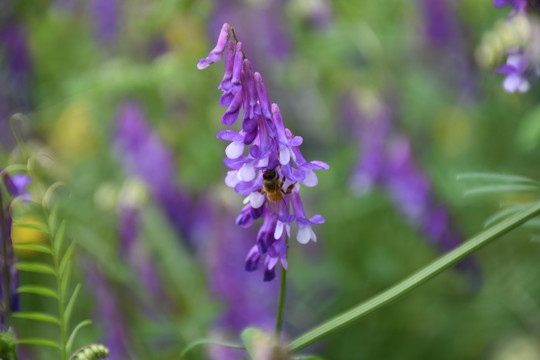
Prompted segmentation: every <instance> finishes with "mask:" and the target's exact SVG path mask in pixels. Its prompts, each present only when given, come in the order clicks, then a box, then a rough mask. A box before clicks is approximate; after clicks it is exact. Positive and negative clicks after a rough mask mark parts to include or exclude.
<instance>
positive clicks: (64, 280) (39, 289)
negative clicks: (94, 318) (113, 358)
mask: <svg viewBox="0 0 540 360" xmlns="http://www.w3.org/2000/svg"><path fill="white" fill-rule="evenodd" d="M44 210H45V213H48V215H49V216H48V222H47V223H48V226H47V228H43V227H41V226H33V224H24V223H23V224H18V226H21V227H23V228H30V229H35V230H39V231H44V232H45V233H47V234H49V236H50V239H51V240H50V242H49V243H47V244H46V245H41V244H20V245H18V246H16V247H15V248H16V249H23V250H25V249H26V250H34V251H38V252H40V253H43V254H46V255H48V257H49V259H50V263H46V262H42V261H36V262H28V261H21V262H18V263H17V264H16V265H15V266H16V268H17V269H19V270H20V271H26V272H34V273H39V274H45V275H52V276H53V277H54V278H55V280H56V281H55V282H56V287H55V288H51V287H47V286H42V285H33V284H32V285H21V286H19V288H18V289H17V291H18V292H19V293H27V294H33V295H40V296H45V297H49V298H53V299H55V300H56V302H57V304H58V314H47V313H41V312H17V313H14V314H13V315H12V316H13V317H15V318H19V319H26V320H32V321H39V322H46V323H53V324H56V325H58V327H59V330H60V331H59V341H58V342H57V341H54V340H51V339H45V338H33V339H28V338H23V339H19V340H18V343H21V344H29V345H37V346H49V347H54V348H58V349H59V350H60V353H61V359H63V360H66V359H67V356H68V353H69V352H70V350H71V347H72V346H73V342H74V341H75V336H76V335H77V333H78V332H79V330H80V329H81V328H83V327H84V326H87V325H89V324H91V321H90V320H83V321H81V322H80V323H79V324H77V325H76V326H75V327H74V328H73V329H72V330H71V331H69V329H70V319H71V315H72V313H73V309H74V307H75V304H76V301H77V296H78V294H79V292H80V289H81V284H77V285H76V287H75V289H74V290H73V292H72V294H71V295H70V296H69V298H68V295H69V294H68V288H69V279H70V275H71V269H72V264H71V263H72V257H73V253H74V251H75V243H74V242H70V243H69V245H68V247H67V249H65V250H64V243H65V238H66V236H65V228H66V225H65V221H62V222H61V223H60V225H59V226H57V217H58V210H57V208H53V209H52V210H51V211H47V208H44ZM66 301H67V303H66ZM81 359H82V358H81ZM88 359H100V357H94V358H88Z"/></svg>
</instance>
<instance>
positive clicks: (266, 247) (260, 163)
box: [197, 23, 329, 281]
mask: <svg viewBox="0 0 540 360" xmlns="http://www.w3.org/2000/svg"><path fill="white" fill-rule="evenodd" d="M223 56H225V74H224V76H223V80H222V81H221V84H220V85H219V87H218V88H219V89H220V90H221V91H223V95H222V97H221V99H220V101H219V103H220V105H222V106H227V107H228V108H227V110H226V111H225V114H224V115H223V117H222V119H221V121H222V123H223V124H224V125H226V126H231V125H233V124H234V123H235V122H236V121H237V120H238V117H239V116H240V113H241V111H240V110H242V126H241V130H240V131H239V132H237V131H234V130H222V131H220V132H219V133H218V134H217V137H218V138H219V139H222V140H226V141H230V144H229V145H228V146H227V148H226V150H225V154H226V158H225V160H224V163H225V165H226V166H227V167H229V168H230V169H231V170H230V171H229V172H228V173H227V176H226V178H225V183H226V184H227V185H228V186H230V187H232V188H234V190H235V191H236V192H237V193H238V194H240V195H242V196H246V198H245V200H244V203H245V204H246V206H245V207H244V208H243V209H242V211H241V212H240V215H239V216H238V218H237V219H236V223H237V224H238V225H240V226H244V227H248V226H250V225H251V224H252V223H253V221H254V220H256V219H258V218H263V219H264V220H263V224H262V226H261V228H260V230H259V233H258V235H257V243H256V244H255V245H254V246H253V248H252V249H251V250H250V252H249V253H248V256H247V259H246V264H245V267H246V270H248V271H254V270H255V269H257V267H258V266H259V264H261V263H262V264H263V265H264V280H265V281H270V280H272V279H274V277H275V268H276V265H277V264H278V263H279V262H280V263H281V265H282V266H283V267H284V268H285V269H286V268H287V248H288V245H287V237H290V227H291V224H292V223H293V222H295V221H296V223H297V224H298V234H297V240H298V241H299V242H300V243H307V242H309V241H310V240H313V241H316V240H317V237H316V236H315V233H314V232H313V230H312V229H311V225H314V224H321V223H323V222H324V218H323V217H322V216H320V215H315V216H313V217H311V218H307V217H306V216H305V214H304V209H303V205H302V201H301V198H300V194H299V191H300V184H304V185H305V186H315V185H317V183H318V179H317V176H316V175H315V173H314V170H321V169H328V167H329V166H328V165H327V164H326V163H324V162H321V161H311V162H309V161H307V160H305V159H304V157H303V156H302V153H301V152H300V149H299V146H300V144H302V138H301V137H299V136H294V135H293V134H292V132H291V131H290V130H289V129H287V128H285V126H284V123H283V118H282V116H281V112H280V110H279V107H278V105H277V104H271V103H270V101H269V99H268V94H267V92H266V87H265V86H264V82H263V79H262V76H261V74H259V73H258V72H254V71H253V68H252V66H251V63H250V61H249V60H248V59H247V57H246V56H245V54H244V50H243V45H242V43H241V42H239V41H238V40H237V38H236V35H235V34H234V31H233V29H232V27H230V26H229V24H227V23H226V24H224V25H223V26H222V28H221V32H220V34H219V37H218V41H217V44H216V46H215V47H214V49H213V50H212V51H210V54H209V55H208V57H206V58H204V59H201V60H199V62H198V64H197V68H198V69H200V70H202V69H205V68H207V67H208V66H210V65H211V64H213V63H216V62H218V61H220V60H221V58H222V57H223ZM291 207H292V210H293V211H292V213H291Z"/></svg>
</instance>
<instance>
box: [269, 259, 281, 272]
mask: <svg viewBox="0 0 540 360" xmlns="http://www.w3.org/2000/svg"><path fill="white" fill-rule="evenodd" d="M278 261H279V258H277V257H275V258H273V257H271V258H270V260H268V264H266V268H267V269H268V270H272V269H273V268H275V267H276V264H277V262H278Z"/></svg>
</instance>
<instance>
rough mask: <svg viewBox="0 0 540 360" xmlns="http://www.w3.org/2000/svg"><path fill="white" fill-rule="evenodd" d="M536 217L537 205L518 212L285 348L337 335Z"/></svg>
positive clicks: (293, 349) (539, 206)
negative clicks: (335, 333) (343, 329)
mask: <svg viewBox="0 0 540 360" xmlns="http://www.w3.org/2000/svg"><path fill="white" fill-rule="evenodd" d="M538 214H540V202H538V203H535V204H533V205H531V206H530V207H528V208H527V209H525V210H523V211H520V212H519V213H516V214H515V215H513V216H510V217H509V218H507V219H505V220H503V221H501V222H500V223H498V224H496V225H494V226H492V227H490V228H488V229H486V230H485V231H483V232H481V233H480V234H478V235H476V236H475V237H473V238H472V239H470V240H469V241H467V242H466V243H464V244H462V245H461V246H459V247H458V248H456V249H454V250H452V251H451V252H449V253H448V254H446V255H443V256H441V257H440V258H438V259H437V260H435V261H434V262H432V263H431V264H429V265H428V266H426V267H424V268H423V269H421V270H419V271H418V272H416V273H414V274H413V275H411V276H410V277H408V278H407V279H405V280H403V281H402V282H400V283H398V284H396V285H394V286H393V287H391V288H390V289H388V290H386V291H383V292H382V293H380V294H379V295H376V296H374V297H372V298H371V299H368V300H367V301H365V302H363V303H362V304H360V305H358V306H356V307H354V308H352V309H350V310H349V311H346V312H344V313H343V314H341V315H338V316H336V317H334V318H332V319H330V320H328V321H327V322H325V323H323V324H322V325H319V326H317V327H316V328H314V329H312V330H310V331H308V332H307V333H305V334H304V335H301V336H300V337H298V338H297V339H295V340H293V341H292V342H291V343H290V344H289V345H288V349H289V351H291V352H292V351H297V350H300V349H302V348H304V347H305V346H307V345H309V344H311V343H313V342H314V341H316V340H318V339H320V338H322V337H324V336H326V335H328V334H330V333H332V332H334V331H336V330H337V329H339V328H341V327H342V326H345V325H347V324H349V323H351V322H353V321H354V320H357V319H359V318H361V317H362V316H364V315H367V314H369V313H371V312H372V311H375V310H377V309H379V308H380V307H382V306H384V305H386V304H388V303H390V302H392V301H394V300H396V299H398V298H399V297H401V296H403V295H405V294H407V293H408V292H410V291H412V290H413V289H415V288H416V287H417V286H420V285H421V284H423V283H425V282H427V281H428V280H430V279H431V278H433V277H434V276H436V275H438V274H439V273H441V272H442V271H444V270H446V269H448V268H449V267H451V266H452V265H454V264H456V263H457V262H459V261H460V260H462V259H463V258H465V257H466V256H468V255H470V254H471V253H473V252H475V251H476V250H478V249H480V248H481V247H482V246H484V245H486V244H488V243H489V242H491V241H492V240H494V239H496V238H498V237H501V236H502V235H504V234H506V233H507V232H509V231H511V230H513V229H515V228H516V227H518V226H519V225H521V224H523V223H525V222H526V221H527V220H529V219H531V218H533V217H535V216H536V215H538Z"/></svg>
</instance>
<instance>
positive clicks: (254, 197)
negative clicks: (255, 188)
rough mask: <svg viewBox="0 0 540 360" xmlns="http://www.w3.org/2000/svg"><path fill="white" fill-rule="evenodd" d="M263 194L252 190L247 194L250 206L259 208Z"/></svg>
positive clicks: (262, 200) (262, 201)
mask: <svg viewBox="0 0 540 360" xmlns="http://www.w3.org/2000/svg"><path fill="white" fill-rule="evenodd" d="M264 198H265V196H264V195H263V194H261V193H259V192H252V193H251V194H249V201H250V202H251V207H252V208H254V209H258V208H260V207H261V206H262V205H263V204H264Z"/></svg>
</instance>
